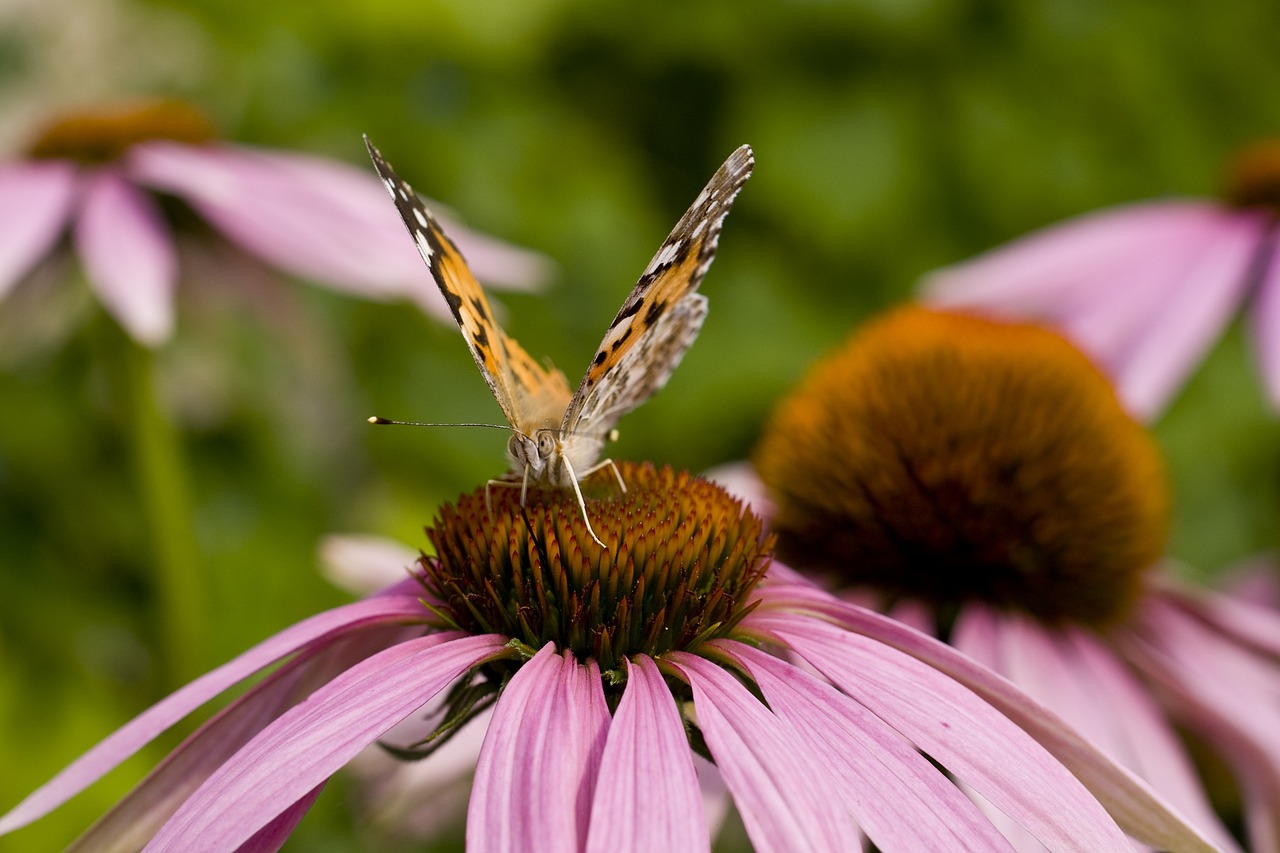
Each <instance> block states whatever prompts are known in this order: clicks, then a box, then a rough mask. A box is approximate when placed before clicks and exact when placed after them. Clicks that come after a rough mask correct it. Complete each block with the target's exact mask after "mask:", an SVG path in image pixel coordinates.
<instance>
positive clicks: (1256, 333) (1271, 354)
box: [1249, 225, 1280, 408]
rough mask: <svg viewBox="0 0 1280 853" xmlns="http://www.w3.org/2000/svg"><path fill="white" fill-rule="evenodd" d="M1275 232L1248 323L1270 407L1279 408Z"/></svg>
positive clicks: (1279, 290)
mask: <svg viewBox="0 0 1280 853" xmlns="http://www.w3.org/2000/svg"><path fill="white" fill-rule="evenodd" d="M1276 233H1277V229H1276V226H1274V225H1273V226H1272V228H1271V234H1270V236H1269V238H1268V239H1269V240H1270V244H1269V245H1268V246H1267V251H1269V253H1270V256H1269V257H1268V258H1266V259H1265V263H1264V264H1263V266H1262V268H1261V270H1260V271H1259V273H1260V275H1261V276H1262V280H1261V281H1260V282H1259V284H1258V291H1257V296H1255V297H1254V303H1253V307H1252V310H1251V311H1250V312H1249V313H1250V317H1249V324H1250V327H1251V329H1250V331H1251V332H1252V333H1253V346H1254V350H1255V351H1256V352H1257V354H1258V365H1259V367H1260V368H1261V370H1262V380H1263V384H1264V385H1265V386H1266V389H1267V397H1268V399H1270V401H1271V405H1272V406H1274V407H1277V408H1280V251H1277V245H1276V240H1277V236H1276Z"/></svg>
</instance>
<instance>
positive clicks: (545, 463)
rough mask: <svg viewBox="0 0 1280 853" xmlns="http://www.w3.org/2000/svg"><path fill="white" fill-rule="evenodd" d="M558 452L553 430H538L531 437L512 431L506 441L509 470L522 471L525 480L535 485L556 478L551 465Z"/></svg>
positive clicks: (558, 443)
mask: <svg viewBox="0 0 1280 853" xmlns="http://www.w3.org/2000/svg"><path fill="white" fill-rule="evenodd" d="M559 451H560V438H559V436H558V435H556V430H553V429H545V428H544V429H539V430H537V431H535V432H534V434H533V435H532V436H529V435H525V434H524V433H523V432H520V431H519V430H514V431H513V432H512V433H511V438H510V439H508V440H507V456H508V457H509V458H510V459H511V469H512V470H513V471H524V472H525V476H526V478H527V479H529V480H532V481H533V482H535V483H540V482H546V481H548V480H554V479H555V478H556V473H557V472H556V466H555V465H553V464H552V463H553V462H554V460H555V459H556V457H557V456H558V455H559Z"/></svg>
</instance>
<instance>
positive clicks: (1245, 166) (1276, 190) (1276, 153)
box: [1227, 137, 1280, 214]
mask: <svg viewBox="0 0 1280 853" xmlns="http://www.w3.org/2000/svg"><path fill="white" fill-rule="evenodd" d="M1227 198H1229V199H1230V200H1231V202H1232V203H1233V204H1236V205H1238V206H1240V207H1264V208H1267V209H1269V210H1271V211H1272V212H1273V213H1276V214H1280V137H1278V138H1274V139H1267V140H1264V141H1262V142H1257V143H1255V144H1253V145H1250V146H1249V147H1247V148H1245V149H1244V150H1243V151H1241V152H1240V153H1238V154H1237V155H1236V156H1235V158H1234V159H1233V160H1232V161H1231V164H1230V166H1229V167H1228V171H1227Z"/></svg>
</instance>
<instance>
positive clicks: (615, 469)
mask: <svg viewBox="0 0 1280 853" xmlns="http://www.w3.org/2000/svg"><path fill="white" fill-rule="evenodd" d="M565 464H568V460H566V462H565ZM605 467H608V468H610V469H611V470H612V471H613V476H614V479H616V480H617V481H618V488H619V489H621V490H622V493H623V494H624V495H625V494H626V493H627V484H626V483H624V482H622V472H621V471H619V470H618V466H617V465H615V464H614V462H613V460H612V459H602V460H601V461H599V462H597V463H596V464H594V465H592V466H591V467H590V468H588V469H587V470H585V471H583V472H582V479H584V480H585V479H587V478H588V477H590V476H591V475H592V474H594V473H595V472H597V471H599V470H601V469H602V468H605Z"/></svg>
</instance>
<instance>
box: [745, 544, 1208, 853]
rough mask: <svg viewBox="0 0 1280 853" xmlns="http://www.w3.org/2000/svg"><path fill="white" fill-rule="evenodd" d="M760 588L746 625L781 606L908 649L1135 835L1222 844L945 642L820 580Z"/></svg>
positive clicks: (1194, 845)
mask: <svg viewBox="0 0 1280 853" xmlns="http://www.w3.org/2000/svg"><path fill="white" fill-rule="evenodd" d="M772 571H773V569H770V572H771V573H772ZM760 592H761V597H762V598H763V599H764V602H765V603H764V606H762V607H761V608H760V609H758V610H757V611H756V613H755V614H753V615H752V616H751V617H749V618H748V620H746V621H744V623H743V627H744V628H749V627H751V628H753V627H754V625H755V620H757V619H758V618H763V617H764V616H766V615H768V614H770V613H775V614H776V613H777V611H792V612H798V613H812V614H814V615H817V616H820V617H821V618H823V619H825V620H827V621H829V622H832V623H834V624H837V625H839V626H840V627H841V628H843V629H844V630H846V631H852V632H855V633H857V634H862V635H865V636H868V637H871V638H872V639H875V640H876V641H878V642H880V643H885V644H887V645H889V646H892V647H894V648H896V649H898V650H900V651H903V652H906V653H907V654H909V655H911V656H912V657H914V658H916V659H918V660H920V661H922V662H924V663H926V664H928V665H929V666H931V667H933V668H934V669H937V670H938V671H940V672H943V673H945V674H946V675H948V676H950V677H951V678H953V679H955V680H956V681H958V682H959V683H961V684H963V685H964V686H966V687H968V688H969V689H970V690H972V691H973V692H974V693H976V694H977V695H979V696H981V697H982V698H983V699H984V700H985V701H987V702H988V703H990V704H991V705H992V706H993V707H994V708H996V709H997V710H998V711H1000V712H1001V713H1002V714H1004V715H1005V716H1006V717H1008V718H1009V719H1010V720H1011V721H1013V722H1014V723H1015V724H1016V725H1017V726H1018V727H1019V728H1021V729H1022V730H1023V731H1025V732H1027V733H1028V734H1030V735H1031V736H1032V737H1033V738H1035V740H1036V741H1037V742H1038V743H1039V744H1040V745H1041V746H1043V747H1044V748H1045V749H1047V750H1048V751H1049V752H1050V753H1051V754H1052V755H1053V757H1054V758H1056V759H1057V760H1058V761H1060V762H1062V764H1063V765H1064V766H1065V767H1066V768H1067V769H1069V770H1070V771H1071V772H1072V773H1073V774H1074V775H1075V776H1076V778H1078V779H1079V780H1080V781H1081V782H1083V783H1084V785H1085V786H1086V787H1087V788H1088V789H1089V791H1090V792H1091V793H1092V794H1093V795H1094V796H1095V797H1097V798H1098V800H1099V801H1100V802H1102V804H1103V805H1104V806H1105V807H1106V809H1107V811H1108V812H1109V813H1110V814H1111V815H1112V817H1114V818H1115V820H1116V821H1117V823H1119V824H1120V826H1121V827H1122V828H1123V829H1124V831H1125V832H1126V833H1127V834H1128V835H1130V836H1132V837H1133V838H1136V839H1138V840H1139V841H1142V842H1143V843H1145V844H1149V845H1151V846H1152V847H1157V848H1160V849H1168V850H1175V849H1176V850H1212V849H1214V847H1213V845H1212V843H1210V842H1209V840H1208V839H1206V838H1205V837H1204V836H1202V835H1201V834H1199V833H1198V832H1197V831H1196V830H1195V829H1194V828H1193V827H1192V826H1190V825H1189V824H1188V823H1187V822H1186V821H1185V820H1183V819H1182V818H1180V817H1179V816H1178V815H1177V814H1176V813H1175V812H1173V811H1172V809H1171V807H1170V806H1169V805H1168V804H1167V803H1165V802H1164V801H1163V799H1162V798H1160V797H1159V795H1157V794H1156V793H1155V792H1154V791H1152V790H1151V788H1150V786H1148V785H1147V784H1146V783H1144V782H1143V781H1142V780H1141V779H1138V778H1137V777H1136V776H1135V775H1134V774H1133V773H1131V772H1129V771H1128V770H1126V769H1124V768H1123V767H1120V766H1119V765H1117V764H1116V763H1115V762H1113V761H1110V760H1108V759H1107V758H1106V757H1105V756H1103V755H1102V754H1101V753H1099V752H1098V751H1097V750H1096V749H1095V748H1093V747H1092V746H1090V745H1089V744H1088V742H1087V741H1085V740H1084V739H1083V738H1082V737H1081V736H1080V735H1079V733H1077V732H1076V731H1075V730H1074V729H1072V728H1071V727H1070V726H1068V725H1067V724H1066V723H1064V722H1063V721H1062V720H1061V719H1060V718H1059V717H1057V715H1055V714H1053V713H1052V712H1051V711H1049V710H1048V709H1046V708H1044V707H1043V706H1041V705H1039V704H1038V703H1037V702H1035V701H1034V700H1032V699H1031V698H1030V697H1028V696H1027V695H1026V694H1025V693H1023V692H1022V691H1020V690H1018V689H1016V688H1015V687H1014V686H1013V685H1012V684H1010V683H1009V682H1008V681H1006V680H1005V679H1003V678H1001V677H1000V676H998V675H996V674H995V673H992V672H991V671H990V670H988V669H986V668H984V667H982V666H980V665H979V664H977V663H975V662H974V661H973V660H971V659H970V658H968V657H965V656H964V655H962V654H960V653H959V652H957V651H956V650H955V649H953V648H951V647H950V646H948V645H946V644H945V643H941V642H939V641H938V640H936V639H934V638H933V637H928V636H925V635H923V634H921V633H920V632H919V631H915V630H912V629H911V628H909V627H907V626H905V625H899V624H898V623H896V622H894V621H892V620H890V619H887V618H885V617H884V616H881V615H880V614H878V613H873V612H871V611H869V610H866V609H864V608H860V607H856V606H854V605H851V604H848V603H846V602H842V601H838V600H836V599H834V598H832V597H831V596H830V595H828V594H826V593H824V592H822V591H821V590H818V589H816V588H814V587H812V586H804V585H800V584H777V585H772V584H770V585H764V586H762V587H761V588H760ZM782 618H783V621H785V620H786V619H789V618H791V617H790V616H789V615H785V616H783V617H782Z"/></svg>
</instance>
